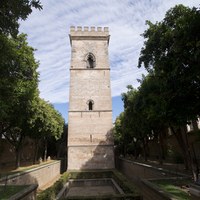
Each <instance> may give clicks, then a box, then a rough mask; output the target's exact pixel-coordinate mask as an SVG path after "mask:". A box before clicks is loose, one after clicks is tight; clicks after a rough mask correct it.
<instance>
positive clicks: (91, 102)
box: [87, 100, 94, 110]
mask: <svg viewBox="0 0 200 200" xmlns="http://www.w3.org/2000/svg"><path fill="white" fill-rule="evenodd" d="M87 105H88V110H93V109H94V101H93V100H88V102H87Z"/></svg>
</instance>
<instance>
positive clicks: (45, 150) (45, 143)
mask: <svg viewBox="0 0 200 200" xmlns="http://www.w3.org/2000/svg"><path fill="white" fill-rule="evenodd" d="M43 160H44V161H45V162H46V161H47V139H45V140H44V159H43Z"/></svg>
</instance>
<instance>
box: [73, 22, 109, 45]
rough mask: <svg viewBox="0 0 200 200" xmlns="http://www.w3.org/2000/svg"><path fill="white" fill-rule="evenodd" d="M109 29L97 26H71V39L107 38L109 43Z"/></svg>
mask: <svg viewBox="0 0 200 200" xmlns="http://www.w3.org/2000/svg"><path fill="white" fill-rule="evenodd" d="M109 36H110V35H109V29H108V27H95V26H91V27H88V26H84V27H82V26H77V27H75V26H71V27H70V34H69V37H70V41H72V39H73V40H79V39H80V40H83V39H84V40H85V39H90V38H91V39H97V40H107V41H108V43H109Z"/></svg>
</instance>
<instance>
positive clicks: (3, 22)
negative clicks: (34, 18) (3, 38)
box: [0, 0, 42, 36]
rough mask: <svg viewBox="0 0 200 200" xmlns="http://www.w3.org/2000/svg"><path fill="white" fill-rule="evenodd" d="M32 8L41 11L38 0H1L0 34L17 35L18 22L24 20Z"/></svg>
mask: <svg viewBox="0 0 200 200" xmlns="http://www.w3.org/2000/svg"><path fill="white" fill-rule="evenodd" d="M32 8H36V9H39V10H41V9H42V5H41V3H40V1H39V0H1V1H0V34H2V35H7V36H8V35H12V36H17V35H18V28H19V20H26V19H27V17H28V16H29V15H30V14H31V12H32Z"/></svg>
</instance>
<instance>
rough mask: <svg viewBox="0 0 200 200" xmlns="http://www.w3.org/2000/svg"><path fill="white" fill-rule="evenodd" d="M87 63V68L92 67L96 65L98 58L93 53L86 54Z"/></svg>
mask: <svg viewBox="0 0 200 200" xmlns="http://www.w3.org/2000/svg"><path fill="white" fill-rule="evenodd" d="M86 65H87V68H90V69H92V68H95V67H96V60H95V57H94V55H93V54H92V53H88V54H87V55H86Z"/></svg>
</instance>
